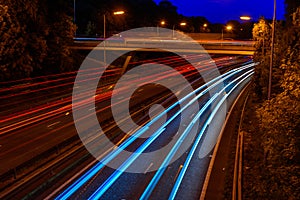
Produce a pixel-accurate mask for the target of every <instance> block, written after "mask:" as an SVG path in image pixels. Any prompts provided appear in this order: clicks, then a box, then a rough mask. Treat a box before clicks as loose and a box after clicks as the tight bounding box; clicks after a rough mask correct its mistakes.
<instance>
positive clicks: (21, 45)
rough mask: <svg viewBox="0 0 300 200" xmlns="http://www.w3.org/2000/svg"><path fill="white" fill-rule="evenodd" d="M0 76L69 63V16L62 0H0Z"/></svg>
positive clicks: (15, 75) (42, 71)
mask: <svg viewBox="0 0 300 200" xmlns="http://www.w3.org/2000/svg"><path fill="white" fill-rule="evenodd" d="M0 5H1V9H2V11H3V12H1V14H0V16H2V17H1V25H0V27H1V28H0V35H1V39H0V42H1V44H2V48H1V50H0V51H1V52H0V53H1V61H0V62H1V63H0V64H1V67H0V70H1V75H0V76H1V77H0V78H1V80H11V79H19V78H24V77H29V76H30V75H41V74H46V73H49V72H51V73H53V72H60V71H61V70H66V69H68V68H70V67H72V62H71V61H72V60H71V58H70V50H69V49H68V46H69V44H70V43H71V42H73V36H74V31H75V29H74V25H73V23H72V18H71V17H69V16H67V14H65V12H66V11H65V10H66V8H67V6H68V4H67V3H66V2H65V1H63V0H55V1H50V0H18V1H14V0H0Z"/></svg>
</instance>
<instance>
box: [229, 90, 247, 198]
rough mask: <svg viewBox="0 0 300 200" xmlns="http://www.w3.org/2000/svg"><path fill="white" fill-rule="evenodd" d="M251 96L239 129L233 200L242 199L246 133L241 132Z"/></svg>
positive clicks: (243, 110) (242, 114)
mask: <svg viewBox="0 0 300 200" xmlns="http://www.w3.org/2000/svg"><path fill="white" fill-rule="evenodd" d="M248 97H249V94H248V95H247V97H246V99H245V102H244V105H243V109H242V113H241V117H240V123H239V129H238V138H237V142H236V151H235V160H234V172H233V184H232V200H236V199H238V200H241V199H242V172H243V144H244V133H243V131H241V129H242V123H243V119H244V112H245V107H246V104H247V100H248Z"/></svg>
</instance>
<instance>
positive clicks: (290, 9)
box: [284, 0, 300, 23]
mask: <svg viewBox="0 0 300 200" xmlns="http://www.w3.org/2000/svg"><path fill="white" fill-rule="evenodd" d="M284 4H285V18H286V20H287V21H288V23H291V22H292V14H293V13H295V12H296V10H297V8H298V7H299V6H300V1H299V0H285V1H284Z"/></svg>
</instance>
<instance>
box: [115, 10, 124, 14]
mask: <svg viewBox="0 0 300 200" xmlns="http://www.w3.org/2000/svg"><path fill="white" fill-rule="evenodd" d="M124 13H125V11H123V10H119V11H116V12H114V15H123V14H124Z"/></svg>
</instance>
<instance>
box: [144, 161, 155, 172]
mask: <svg viewBox="0 0 300 200" xmlns="http://www.w3.org/2000/svg"><path fill="white" fill-rule="evenodd" d="M152 165H153V163H150V165H149V166H148V167H147V169H146V170H145V171H144V174H146V173H147V172H148V170H149V169H150V168H151V167H152Z"/></svg>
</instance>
